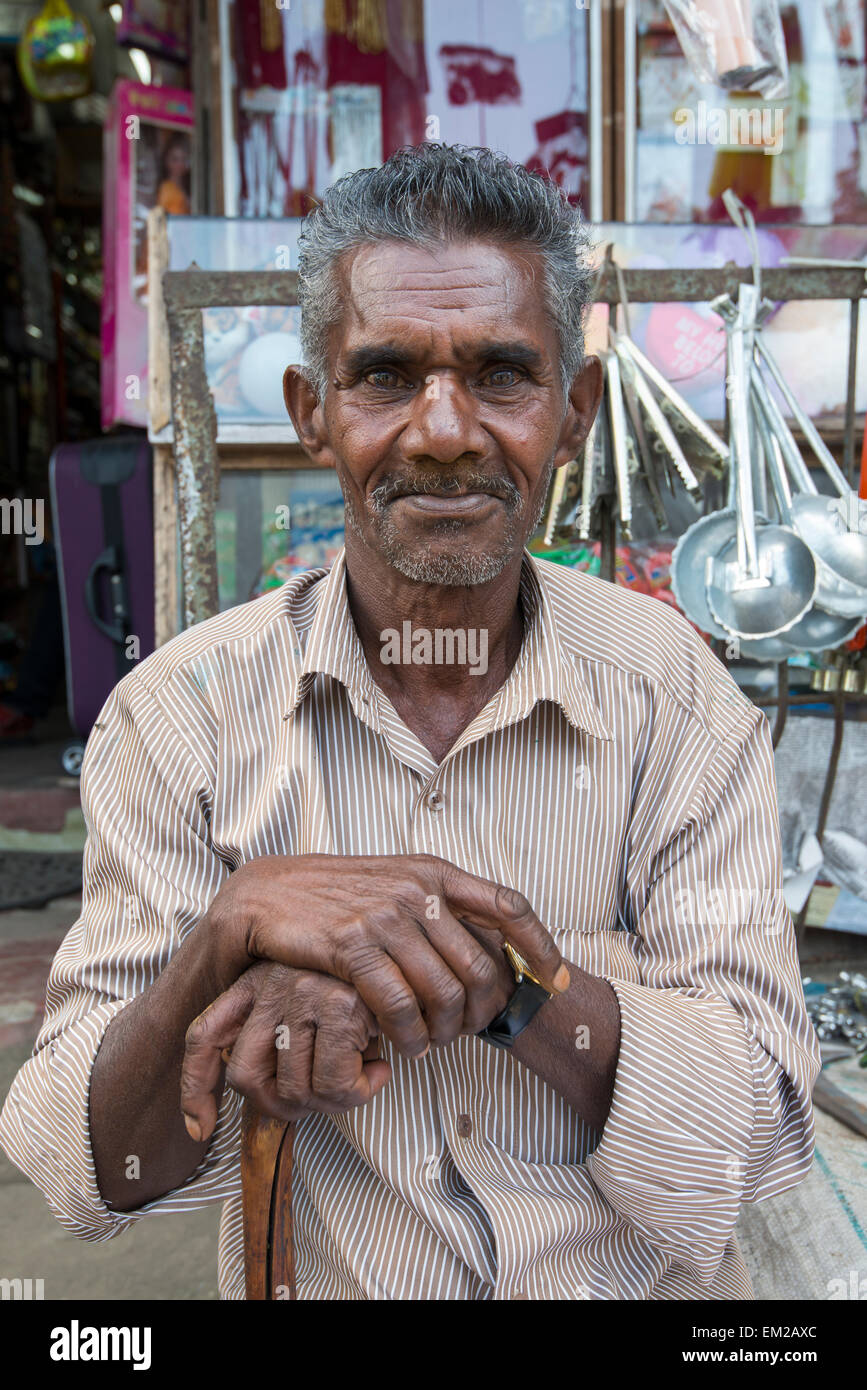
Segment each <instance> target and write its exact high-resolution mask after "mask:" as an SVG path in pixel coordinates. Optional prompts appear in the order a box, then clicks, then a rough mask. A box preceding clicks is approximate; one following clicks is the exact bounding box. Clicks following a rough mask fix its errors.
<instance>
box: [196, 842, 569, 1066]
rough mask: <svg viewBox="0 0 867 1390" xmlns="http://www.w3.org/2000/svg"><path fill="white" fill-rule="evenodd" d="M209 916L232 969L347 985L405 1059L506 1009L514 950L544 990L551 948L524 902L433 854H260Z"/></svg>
mask: <svg viewBox="0 0 867 1390" xmlns="http://www.w3.org/2000/svg"><path fill="white" fill-rule="evenodd" d="M219 898H220V902H219V910H218V911H217V912H216V913H215V920H216V921H217V923H218V928H217V929H218V933H219V937H220V941H221V942H222V943H223V947H222V949H225V943H226V941H227V940H228V942H229V947H228V949H229V953H230V957H231V959H232V961H233V962H235V963H236V962H237V961H238V960H239V959H240V962H241V964H240V966H239V967H237V968H235V969H234V974H238V973H239V970H240V969H246V967H247V966H249V965H250V963H251V962H252V961H255V960H269V961H278V962H280V963H282V964H284V965H289V966H292V967H294V968H295V969H305V970H314V971H318V972H320V973H321V974H324V975H331V976H334V977H335V978H336V979H339V980H343V981H344V982H345V983H346V984H349V985H354V987H355V989H356V990H357V991H358V994H359V995H360V996H361V998H362V1000H363V1001H364V1003H365V1004H366V1005H367V1007H368V1009H369V1010H370V1012H371V1013H372V1014H373V1015H374V1016H375V1018H376V1019H377V1021H378V1023H379V1026H380V1028H381V1029H382V1032H383V1033H384V1034H385V1035H386V1036H387V1037H388V1038H390V1040H391V1041H392V1042H393V1043H394V1045H395V1047H396V1048H397V1049H398V1051H400V1052H401V1053H402V1054H403V1055H404V1056H407V1057H417V1056H421V1055H423V1054H424V1053H425V1052H426V1051H427V1049H428V1047H430V1046H431V1044H443V1043H448V1042H452V1041H453V1040H454V1039H455V1038H456V1037H458V1036H459V1035H460V1034H461V1033H477V1032H479V1031H480V1030H481V1029H482V1028H485V1027H486V1026H487V1024H488V1023H490V1021H491V1019H492V1018H494V1017H495V1016H496V1015H497V1014H498V1013H499V1012H500V1010H501V1009H502V1008H503V1007H504V1006H505V1004H506V1002H507V999H508V997H509V993H510V990H511V989H512V988H514V977H513V976H510V972H509V970H508V967H507V966H506V965H505V964H504V958H503V955H502V952H501V951H500V950H499V946H500V944H501V942H502V940H506V941H509V942H511V944H512V945H513V946H514V948H515V950H516V951H518V952H519V953H520V954H521V955H522V956H523V957H524V959H525V960H526V961H527V963H528V965H529V966H530V969H531V970H532V971H533V973H534V974H535V975H537V976H538V977H539V979H540V980H542V982H543V983H544V984H545V985H547V987H548V988H549V989H550V990H553V991H556V992H558V993H559V992H561V991H563V990H565V989H567V988H568V985H569V972H568V970H567V969H566V967H565V966H564V964H563V960H562V957H561V955H560V952H559V950H558V949H557V946H556V945H555V943H554V940H553V938H552V937H551V935H550V933H549V932H548V931H547V930H546V928H545V927H544V926H543V925H542V923H541V922H540V921H539V919H538V917H537V916H536V914H535V912H534V911H533V909H532V908H531V906H530V904H529V903H528V902H527V900H526V898H524V897H523V896H522V894H520V893H518V892H516V891H515V890H514V889H511V888H506V887H504V886H503V885H501V884H497V883H491V882H490V881H489V880H487V879H484V878H477V877H476V876H475V875H473V874H468V873H465V872H464V870H463V869H460V868H458V867H457V866H456V865H454V864H450V863H449V862H448V861H447V860H445V859H438V858H436V857H434V856H433V855H426V854H414V855H376V856H344V855H327V854H310V855H266V856H264V857H262V858H259V859H252V860H249V861H248V862H247V863H246V864H243V865H241V867H240V868H238V869H236V870H235V872H234V873H233V874H232V876H231V878H230V879H229V880H228V881H227V883H226V884H225V885H224V887H223V888H222V889H221V891H220V894H219Z"/></svg>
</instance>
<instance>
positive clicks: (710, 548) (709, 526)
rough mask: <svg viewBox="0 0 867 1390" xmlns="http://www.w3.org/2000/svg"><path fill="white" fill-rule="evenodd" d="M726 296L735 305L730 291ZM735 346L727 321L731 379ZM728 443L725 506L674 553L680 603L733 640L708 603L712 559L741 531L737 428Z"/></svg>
mask: <svg viewBox="0 0 867 1390" xmlns="http://www.w3.org/2000/svg"><path fill="white" fill-rule="evenodd" d="M722 298H723V299H724V300H725V302H726V304H728V305H729V306H730V307H731V308H732V309H734V305H733V304H732V302H731V300H730V299H729V298H728V296H727V295H725V296H723V297H722ZM711 308H712V309H714V308H718V304H717V303H716V302H715V303H713V304H711ZM731 348H732V340H731V334H730V333H729V330H728V325H726V380H727V381H732V380H733V364H732V356H731ZM727 447H728V460H729V478H728V490H727V496H726V504H725V507H723V508H722V510H720V511H716V512H709V513H708V515H707V516H703V517H700V518H699V520H698V521H694V522H693V523H692V525H691V526H690V527H688V529H687V530H686V531H684V533H683V535H682V536H681V537H680V539H679V541H678V542H677V545H676V546H675V547H674V552H673V554H672V557H671V588H672V592H673V594H674V597H675V599H676V600H677V603H678V606H679V607H680V608H681V609H682V610H683V612H684V613H685V614H686V615H687V617H688V618H690V619H691V620H692V622H694V623H695V625H696V627H698V628H700V630H701V631H702V632H707V633H710V635H711V636H712V637H718V638H720V639H721V640H722V641H730V640H731V636H732V634H731V632H729V630H728V629H727V628H725V627H723V626H722V625H721V624H720V623H719V622H718V621H717V620H716V618H715V617H714V615H713V613H712V612H711V610H710V608H709V607H708V599H707V584H706V579H705V574H706V570H707V563H708V560H710V559H713V558H714V557H715V556H717V555H719V553H720V551H721V550H723V549H725V547H726V546H727V545H728V544H729V542H730V541H733V540H734V539H735V538H736V536H737V533H738V501H737V477H738V474H737V462H736V457H735V441H734V431H733V430H732V429H731V428H730V429H729V442H728V446H727ZM766 519H767V518H766V517H764V516H761V517H758V516H757V517H756V520H759V521H761V522H763V523H764V522H765V521H766Z"/></svg>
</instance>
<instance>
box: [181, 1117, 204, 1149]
mask: <svg viewBox="0 0 867 1390" xmlns="http://www.w3.org/2000/svg"><path fill="white" fill-rule="evenodd" d="M184 1124H185V1125H186V1127H187V1134H188V1135H189V1136H190V1138H191V1139H195V1141H196V1143H197V1144H201V1142H202V1126H201V1125H200V1124H199V1122H198V1120H194V1119H193V1118H192V1116H191V1115H185V1116H184Z"/></svg>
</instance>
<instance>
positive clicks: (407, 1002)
mask: <svg viewBox="0 0 867 1390" xmlns="http://www.w3.org/2000/svg"><path fill="white" fill-rule="evenodd" d="M341 967H342V968H341V971H340V974H341V978H343V979H346V980H348V981H351V982H352V984H353V985H354V986H355V988H356V989H357V990H358V993H359V994H360V995H361V997H362V999H363V1000H364V1002H365V1004H366V1005H367V1007H368V1008H369V1009H370V1011H371V1013H372V1014H373V1015H374V1017H375V1018H376V1019H377V1021H378V1023H379V1026H380V1029H381V1030H382V1032H383V1033H384V1034H385V1036H386V1037H387V1038H389V1039H390V1040H391V1042H392V1043H394V1046H395V1047H396V1048H397V1050H398V1051H399V1052H401V1053H402V1054H403V1056H404V1057H423V1056H424V1055H425V1053H426V1052H427V1051H428V1050H429V1049H430V1045H431V1039H430V1034H429V1032H428V1029H427V1024H426V1023H425V1020H424V1018H423V1017H422V1012H421V1009H420V1008H419V1005H418V1000H417V999H416V996H415V993H414V991H413V990H412V988H411V986H410V985H409V983H408V981H407V979H406V976H405V975H404V974H403V972H402V970H400V968H399V967H398V965H397V963H396V962H395V961H394V960H392V958H391V956H390V955H387V954H386V952H385V951H384V950H383V949H382V947H381V946H377V945H376V944H373V943H370V942H362V944H361V945H359V946H356V947H352V946H351V945H349V946H348V947H347V949H346V951H345V953H344V956H343V959H342V960H341Z"/></svg>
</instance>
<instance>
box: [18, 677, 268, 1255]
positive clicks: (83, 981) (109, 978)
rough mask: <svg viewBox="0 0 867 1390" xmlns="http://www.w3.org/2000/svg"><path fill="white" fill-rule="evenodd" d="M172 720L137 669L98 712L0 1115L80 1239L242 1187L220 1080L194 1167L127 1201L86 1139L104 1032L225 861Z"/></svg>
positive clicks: (230, 1105) (237, 1104)
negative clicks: (54, 922)
mask: <svg viewBox="0 0 867 1390" xmlns="http://www.w3.org/2000/svg"><path fill="white" fill-rule="evenodd" d="M190 713H192V711H190ZM196 716H197V722H198V720H199V718H203V717H204V716H203V714H202V711H199V710H197V711H196ZM179 724H180V727H179ZM182 727H183V706H182V704H181V705H179V707H177V708H175V707H170V706H169V705H168V704H167V703H166V702H164V701H162V700H161V699H160V698H159V696H158V694H155V693H153V692H152V691H151V690H150V689H148V687H147V685H146V684H145V683H144V682H143V681H142V680H141V678H140V677H139V675H138V673H137V672H136V673H132V674H130V675H129V676H127V677H125V678H124V679H123V680H122V681H120V682H119V684H118V685H117V686H116V687H115V688H114V690H113V691H112V693H111V695H110V696H109V698H108V700H107V701H106V703H105V705H104V706H103V708H102V710H101V711H100V714H99V716H98V718H97V721H96V724H95V726H94V729H93V731H92V732H91V735H90V737H89V739H88V742H87V748H86V752H85V757H84V762H83V765H82V773H81V801H82V809H83V812H84V817H85V823H86V826H87V832H88V833H87V840H86V844H85V851H84V865H83V883H82V910H81V915H80V917H79V918H78V920H77V921H76V922H75V923H74V925H73V926H72V927H71V928H70V930H69V932H68V933H67V935H66V937H65V938H64V940H63V942H62V944H61V946H60V949H59V951H58V953H57V955H56V956H55V958H54V961H53V963H52V967H51V972H50V975H49V979H48V985H47V991H46V1016H45V1021H44V1024H43V1026H42V1028H41V1030H40V1032H39V1035H38V1037H37V1039H36V1043H35V1045H34V1049H33V1055H32V1056H31V1058H30V1059H29V1060H28V1061H27V1062H25V1064H24V1066H23V1067H22V1068H21V1070H20V1071H19V1072H18V1074H17V1076H16V1077H15V1080H14V1081H13V1083H12V1087H11V1089H10V1091H9V1095H8V1097H7V1099H6V1103H5V1105H4V1107H3V1111H2V1114H0V1144H2V1146H3V1148H4V1150H5V1151H6V1153H7V1155H8V1156H9V1158H10V1159H11V1161H12V1162H13V1163H15V1164H16V1165H17V1166H18V1167H19V1168H20V1169H22V1171H23V1172H24V1173H25V1174H26V1175H27V1176H28V1177H29V1178H30V1179H31V1180H32V1181H33V1182H34V1183H35V1184H36V1186H37V1187H38V1188H39V1189H40V1190H41V1191H42V1192H43V1193H44V1194H45V1197H46V1198H47V1200H48V1203H49V1206H50V1207H51V1210H52V1211H53V1213H54V1215H55V1216H56V1217H57V1219H58V1220H59V1221H60V1223H61V1224H62V1225H63V1226H64V1227H66V1228H67V1229H68V1230H70V1231H72V1232H73V1234H74V1235H76V1236H80V1237H82V1238H83V1239H87V1240H95V1241H99V1240H107V1239H109V1238H110V1237H111V1236H113V1235H116V1234H118V1233H119V1232H120V1231H122V1230H125V1229H126V1228H127V1227H128V1226H130V1225H131V1224H133V1223H134V1222H135V1221H137V1220H140V1219H141V1218H142V1217H143V1216H145V1215H147V1214H148V1213H150V1212H153V1211H156V1210H180V1209H189V1208H192V1207H197V1206H204V1205H207V1204H208V1203H210V1202H214V1201H219V1200H222V1199H224V1198H226V1197H228V1196H232V1195H235V1194H236V1193H237V1192H239V1191H240V1172H239V1144H240V1120H241V1098H240V1097H239V1096H238V1095H236V1094H235V1093H233V1092H230V1091H227V1092H226V1094H225V1096H224V1098H223V1102H222V1106H221V1110H220V1115H219V1122H218V1125H217V1129H216V1131H215V1133H214V1136H213V1138H212V1141H211V1143H210V1145H209V1147H208V1150H207V1152H206V1154H205V1156H204V1159H203V1161H202V1164H201V1166H200V1167H199V1169H198V1170H197V1171H196V1172H195V1173H194V1174H193V1175H192V1176H191V1177H190V1178H189V1179H188V1180H187V1181H186V1182H185V1183H184V1184H183V1185H182V1186H181V1187H180V1188H178V1189H177V1190H176V1191H174V1192H171V1193H167V1194H165V1195H163V1196H162V1197H160V1198H158V1199H156V1200H155V1201H152V1202H149V1203H147V1204H146V1205H144V1206H142V1207H140V1208H138V1209H136V1210H134V1211H128V1212H115V1211H112V1210H111V1209H110V1208H109V1207H107V1206H106V1204H105V1202H104V1201H103V1200H102V1197H101V1194H100V1191H99V1186H98V1183H97V1179H96V1171H95V1165H94V1159H93V1152H92V1147H91V1139H90V1123H89V1093H90V1080H91V1075H92V1072H93V1064H94V1061H95V1059H96V1055H97V1052H98V1050H99V1047H100V1044H101V1042H102V1039H103V1036H104V1034H105V1031H106V1029H107V1028H108V1026H109V1025H110V1023H111V1021H112V1020H113V1019H114V1018H115V1017H116V1015H117V1014H118V1013H120V1012H121V1010H122V1009H123V1008H125V1006H126V1005H127V1004H128V1003H129V1002H130V1000H131V999H133V998H134V997H135V996H136V995H138V994H140V993H142V992H143V991H144V990H146V989H147V988H148V987H149V986H150V985H151V984H152V983H153V982H154V980H155V979H156V978H157V976H158V975H159V974H160V972H161V971H162V970H163V969H164V968H165V966H166V964H167V962H168V961H169V959H170V958H171V956H172V954H173V952H174V951H175V950H176V949H177V947H178V946H179V945H180V943H181V941H182V940H183V938H184V936H185V935H186V933H187V932H188V931H190V930H191V929H192V928H193V927H194V926H195V925H196V923H197V922H198V921H199V920H200V919H201V917H202V916H203V915H204V913H205V911H206V909H207V907H208V905H209V903H210V902H211V900H212V899H213V897H214V896H215V894H216V893H217V891H218V889H219V887H220V885H221V883H222V882H223V881H224V880H225V878H226V877H227V876H228V872H229V870H228V868H227V866H226V865H225V864H224V863H223V862H222V861H221V860H220V858H219V857H218V856H217V855H216V853H215V852H214V850H213V848H212V847H211V844H210V839H209V829H208V826H209V816H210V812H209V796H210V790H209V779H208V776H207V773H206V771H205V769H204V767H203V766H202V764H201V762H200V761H199V759H198V758H197V757H196V756H195V755H194V753H193V752H192V750H191V748H190V747H189V745H188V744H187V742H186V740H185V738H184V737H183V734H182ZM132 1157H133V1156H132V1155H131V1158H132Z"/></svg>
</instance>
